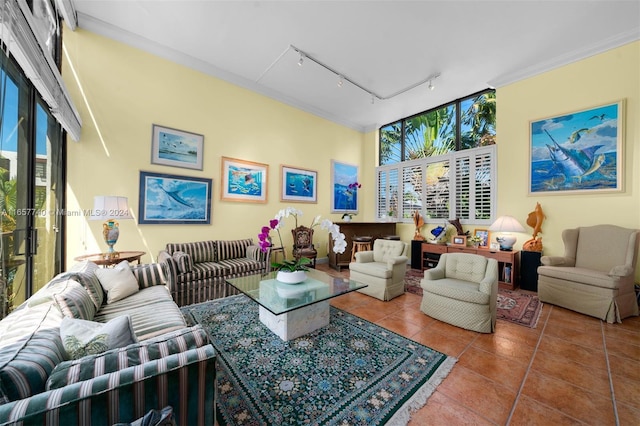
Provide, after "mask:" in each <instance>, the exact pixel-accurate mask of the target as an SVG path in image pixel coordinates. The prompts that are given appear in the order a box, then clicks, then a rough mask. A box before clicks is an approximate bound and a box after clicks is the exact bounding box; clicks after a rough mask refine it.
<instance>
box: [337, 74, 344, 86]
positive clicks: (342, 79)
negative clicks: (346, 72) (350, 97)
mask: <svg viewBox="0 0 640 426" xmlns="http://www.w3.org/2000/svg"><path fill="white" fill-rule="evenodd" d="M339 77H340V80H338V87H342V85H343V84H344V77H342V76H339Z"/></svg>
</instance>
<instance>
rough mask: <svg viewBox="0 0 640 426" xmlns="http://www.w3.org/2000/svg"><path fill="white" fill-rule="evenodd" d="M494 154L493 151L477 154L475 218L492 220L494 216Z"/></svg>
mask: <svg viewBox="0 0 640 426" xmlns="http://www.w3.org/2000/svg"><path fill="white" fill-rule="evenodd" d="M492 160H493V155H491V152H482V153H478V154H477V155H476V156H475V194H474V195H475V197H474V204H475V206H474V207H475V219H482V220H491V218H492V217H493V206H494V203H493V202H492V201H493V199H492V195H493V192H494V191H493V188H492V187H493V182H494V179H493V170H494V168H493V161H492Z"/></svg>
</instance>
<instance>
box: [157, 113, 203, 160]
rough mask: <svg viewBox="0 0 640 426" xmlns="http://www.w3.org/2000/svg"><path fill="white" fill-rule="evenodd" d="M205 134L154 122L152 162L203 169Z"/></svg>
mask: <svg viewBox="0 0 640 426" xmlns="http://www.w3.org/2000/svg"><path fill="white" fill-rule="evenodd" d="M203 145H204V136H202V135H199V134H196V133H191V132H185V131H184V130H177V129H171V128H169V127H163V126H158V125H156V124H154V125H153V126H152V128H151V163H152V164H162V165H163V166H173V167H183V168H186V169H195V170H202V150H203Z"/></svg>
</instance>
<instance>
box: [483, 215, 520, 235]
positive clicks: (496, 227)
mask: <svg viewBox="0 0 640 426" xmlns="http://www.w3.org/2000/svg"><path fill="white" fill-rule="evenodd" d="M489 231H491V232H525V229H524V228H523V227H522V225H520V222H518V220H517V219H516V218H515V217H513V216H500V217H499V218H498V219H496V221H495V222H493V223H492V224H491V226H490V227H489Z"/></svg>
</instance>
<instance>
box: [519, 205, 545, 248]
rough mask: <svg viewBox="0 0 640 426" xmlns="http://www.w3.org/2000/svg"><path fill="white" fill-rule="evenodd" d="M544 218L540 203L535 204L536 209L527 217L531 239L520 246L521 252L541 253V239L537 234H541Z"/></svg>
mask: <svg viewBox="0 0 640 426" xmlns="http://www.w3.org/2000/svg"><path fill="white" fill-rule="evenodd" d="M544 218H545V215H544V212H543V211H542V207H540V203H536V208H535V209H534V210H533V211H532V212H531V213H529V216H527V225H529V226H530V227H532V228H533V237H532V238H531V239H530V240H528V241H526V242H525V243H524V244H523V245H522V249H523V250H525V251H539V252H542V237H538V234H540V233H542V222H543V221H544Z"/></svg>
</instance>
